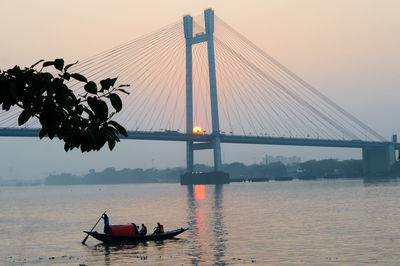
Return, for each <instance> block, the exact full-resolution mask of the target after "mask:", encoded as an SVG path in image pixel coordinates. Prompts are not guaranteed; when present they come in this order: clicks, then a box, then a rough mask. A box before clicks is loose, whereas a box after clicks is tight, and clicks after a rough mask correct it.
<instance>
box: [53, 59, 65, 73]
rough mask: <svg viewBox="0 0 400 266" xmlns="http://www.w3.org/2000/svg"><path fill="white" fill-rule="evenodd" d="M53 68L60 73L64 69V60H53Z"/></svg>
mask: <svg viewBox="0 0 400 266" xmlns="http://www.w3.org/2000/svg"><path fill="white" fill-rule="evenodd" d="M54 67H55V68H56V69H58V70H60V71H62V69H63V67H64V60H63V59H56V60H54Z"/></svg>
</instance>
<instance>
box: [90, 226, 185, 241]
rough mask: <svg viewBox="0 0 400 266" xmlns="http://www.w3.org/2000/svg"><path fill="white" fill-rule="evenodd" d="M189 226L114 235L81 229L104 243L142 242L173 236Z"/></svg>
mask: <svg viewBox="0 0 400 266" xmlns="http://www.w3.org/2000/svg"><path fill="white" fill-rule="evenodd" d="M188 229H189V228H180V229H176V230H172V231H167V232H165V233H159V234H147V235H144V236H134V237H132V236H115V235H110V234H101V233H98V232H88V231H83V232H85V233H86V234H88V235H90V236H91V237H94V238H96V239H97V240H99V241H102V242H104V243H116V242H142V241H154V240H163V239H169V238H173V237H175V236H177V235H179V234H181V233H183V232H185V231H186V230H188Z"/></svg>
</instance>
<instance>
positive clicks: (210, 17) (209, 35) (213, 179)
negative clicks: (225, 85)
mask: <svg viewBox="0 0 400 266" xmlns="http://www.w3.org/2000/svg"><path fill="white" fill-rule="evenodd" d="M204 23H205V30H206V31H205V32H203V33H200V34H196V36H193V17H192V16H190V15H186V16H184V17H183V26H184V34H185V39H186V133H187V134H192V130H193V82H192V78H193V73H192V69H193V65H192V47H193V45H195V44H197V43H202V42H207V53H208V69H209V83H210V99H211V101H210V102H211V120H212V140H211V141H209V142H200V143H194V142H193V141H192V140H189V141H187V142H186V171H187V173H186V175H192V177H191V181H193V182H188V183H221V182H219V181H218V180H219V179H220V178H219V177H220V176H221V174H222V175H223V178H222V179H223V180H225V181H224V182H222V183H227V180H229V176H228V175H227V174H225V173H222V172H221V171H222V162H221V142H220V136H219V135H220V132H219V116H218V97H217V80H216V74H215V54H214V10H212V9H206V10H204ZM201 149H212V150H213V152H214V172H213V173H209V175H208V176H203V177H200V179H199V178H197V179H196V177H193V174H192V173H193V170H194V169H193V166H194V151H195V150H201ZM182 179H184V178H183V176H182V177H181V183H185V182H182V181H183V180H182ZM206 179H209V181H204V180H206ZM195 180H197V181H195ZM199 180H203V181H202V182H198V181H199ZM228 182H229V181H228ZM186 183H187V182H186Z"/></svg>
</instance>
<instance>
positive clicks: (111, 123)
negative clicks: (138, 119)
mask: <svg viewBox="0 0 400 266" xmlns="http://www.w3.org/2000/svg"><path fill="white" fill-rule="evenodd" d="M108 123H109V124H110V125H112V126H114V127H115V128H116V129H117V130H118V131H119V133H121V134H122V135H124V136H125V137H127V136H128V132H126V129H125V128H124V127H123V126H121V125H120V124H118V123H117V122H115V121H110V122H108Z"/></svg>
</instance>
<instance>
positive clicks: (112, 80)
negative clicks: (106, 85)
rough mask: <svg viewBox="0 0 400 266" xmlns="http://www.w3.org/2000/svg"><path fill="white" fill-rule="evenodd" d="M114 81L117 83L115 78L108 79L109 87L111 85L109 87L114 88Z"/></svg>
mask: <svg viewBox="0 0 400 266" xmlns="http://www.w3.org/2000/svg"><path fill="white" fill-rule="evenodd" d="M116 81H117V78H113V79H110V85H111V87H112V86H114V84H115V82H116Z"/></svg>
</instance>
